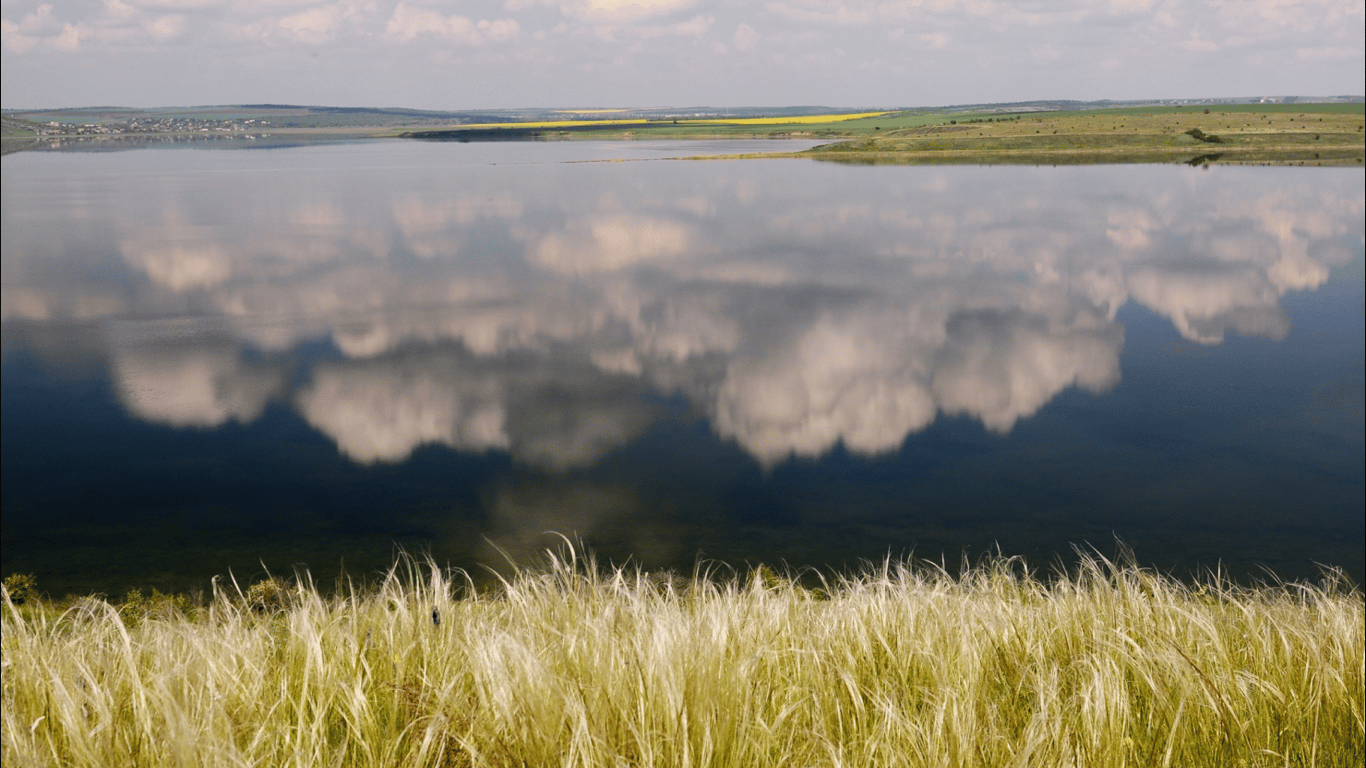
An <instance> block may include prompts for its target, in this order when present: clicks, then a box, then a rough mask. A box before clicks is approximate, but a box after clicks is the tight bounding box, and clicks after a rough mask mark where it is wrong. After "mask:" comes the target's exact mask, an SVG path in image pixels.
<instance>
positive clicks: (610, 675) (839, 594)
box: [0, 550, 1366, 768]
mask: <svg viewBox="0 0 1366 768" xmlns="http://www.w3.org/2000/svg"><path fill="white" fill-rule="evenodd" d="M266 584H267V585H266V586H263V587H256V586H248V587H247V588H245V589H243V588H239V587H238V586H237V585H236V584H235V583H234V582H231V581H229V582H228V583H227V584H226V586H225V585H224V584H223V582H219V584H218V586H217V587H216V591H215V593H214V594H213V595H212V596H210V597H209V598H208V599H206V600H202V601H201V604H200V605H189V604H186V603H183V602H182V603H177V602H176V601H175V600H173V599H169V598H166V597H165V596H162V599H160V600H154V599H144V600H143V601H142V603H141V604H140V606H139V607H137V608H136V609H125V610H122V611H121V610H119V608H117V607H115V606H114V605H111V604H110V603H108V602H106V601H104V600H100V599H94V598H91V599H83V600H77V601H75V602H74V603H72V604H70V605H69V606H66V607H65V608H61V607H58V606H54V605H50V604H44V603H42V602H41V601H36V600H30V601H28V602H25V603H24V604H23V605H18V604H16V603H15V602H14V601H13V600H12V596H11V595H9V594H8V593H6V597H5V600H4V604H3V606H0V609H3V632H4V634H3V638H4V639H3V669H4V686H3V687H4V690H3V755H2V756H3V760H4V764H5V765H6V766H7V767H10V768H14V767H16V766H47V765H63V766H109V765H139V766H160V765H197V766H215V765H224V766H227V765H232V766H243V765H256V766H315V765H347V766H400V765H401V766H422V765H426V766H522V765H538V766H539V765H563V766H753V765H793V766H837V765H851V766H854V765H857V766H863V765H889V766H891V765H908V766H910V765H915V766H919V765H936V766H997V765H1019V766H1065V765H1073V766H1126V765H1129V766H1186V767H1190V766H1231V765H1245V766H1262V765H1265V766H1283V765H1306V766H1307V765H1323V766H1338V765H1360V764H1361V761H1362V759H1363V755H1364V754H1366V721H1364V720H1363V716H1364V715H1363V712H1366V706H1364V704H1363V696H1364V692H1363V685H1364V682H1366V681H1364V670H1363V651H1364V650H1366V648H1364V646H1363V600H1362V593H1361V591H1360V590H1359V589H1357V588H1355V587H1353V586H1351V585H1349V584H1348V583H1347V582H1346V580H1345V579H1344V578H1343V577H1341V576H1340V575H1336V574H1331V573H1330V574H1329V575H1328V577H1326V578H1325V580H1324V581H1323V582H1322V583H1321V584H1319V585H1316V586H1307V585H1299V584H1276V585H1271V586H1262V587H1256V588H1251V587H1238V586H1234V585H1232V584H1231V583H1229V582H1227V581H1224V580H1221V579H1219V578H1215V577H1211V578H1210V579H1208V580H1207V581H1206V582H1204V583H1201V584H1196V585H1188V584H1183V583H1181V582H1178V581H1176V580H1173V579H1170V578H1167V577H1164V576H1160V575H1157V574H1154V573H1152V572H1149V571H1146V570H1143V569H1140V568H1138V567H1136V566H1134V565H1131V564H1122V563H1113V562H1110V561H1108V560H1105V559H1103V558H1096V557H1091V558H1086V559H1083V561H1082V564H1081V565H1080V566H1079V567H1078V568H1076V569H1075V570H1073V571H1071V572H1069V573H1066V574H1053V575H1051V576H1048V577H1043V576H1039V575H1036V574H1031V573H1030V572H1028V571H1027V570H1026V569H1025V568H1024V565H1023V563H1021V562H1020V561H1019V560H1017V559H1007V558H998V559H996V560H991V561H988V562H985V563H983V564H981V565H978V566H976V567H973V568H969V569H967V570H966V571H965V572H964V573H962V574H959V575H951V574H949V573H948V572H947V571H945V570H943V569H942V568H938V567H935V566H932V565H927V564H916V563H909V562H894V561H889V562H886V563H884V564H882V565H881V566H876V567H874V566H870V567H869V568H868V569H867V570H866V571H865V572H864V573H863V574H862V575H858V576H854V577H848V578H842V579H837V580H836V579H828V580H826V581H825V582H824V583H823V584H822V585H821V586H820V588H818V589H812V588H809V587H803V586H801V585H800V584H798V582H797V580H795V579H791V578H782V577H779V576H777V575H775V574H774V573H773V572H772V571H770V570H768V569H766V568H760V569H757V570H755V571H753V572H752V573H751V574H749V575H748V576H746V577H737V578H711V577H709V575H708V574H706V573H701V574H697V575H695V576H694V577H693V578H691V579H680V578H678V577H672V576H664V577H660V576H655V575H651V574H648V573H643V572H639V571H635V570H629V569H623V568H600V567H599V566H598V565H597V564H596V563H595V562H594V561H593V560H592V559H591V558H589V559H584V558H582V557H580V556H578V555H576V553H575V552H574V551H573V550H568V551H566V552H565V553H564V554H562V555H560V556H558V557H554V556H552V557H551V559H550V561H549V562H548V564H547V565H546V566H545V567H544V568H541V569H539V570H535V571H524V572H521V573H520V574H518V575H516V576H514V577H511V578H509V579H508V580H507V581H505V582H502V583H501V584H500V586H499V588H497V589H493V590H487V591H480V590H475V589H473V588H472V587H471V586H470V582H469V580H468V579H466V578H464V577H463V576H462V575H461V574H459V573H458V572H457V573H447V572H443V571H441V570H440V569H437V568H435V567H433V566H432V565H431V564H430V563H426V564H422V563H417V562H414V561H411V560H404V561H401V562H400V563H399V564H398V565H397V566H396V567H395V568H394V569H393V570H391V571H390V572H389V574H388V575H387V577H386V578H384V579H383V580H382V582H380V583H379V584H377V585H375V586H373V587H371V588H350V589H342V590H339V591H338V592H337V593H336V594H335V595H332V596H327V595H325V594H324V592H323V591H322V590H320V589H318V588H317V587H316V586H315V585H314V584H313V583H312V582H311V581H310V580H309V579H308V577H307V575H306V574H303V575H301V576H300V577H299V578H297V579H295V580H293V581H290V582H286V581H284V580H273V581H270V582H268V583H266ZM154 597H155V596H154Z"/></svg>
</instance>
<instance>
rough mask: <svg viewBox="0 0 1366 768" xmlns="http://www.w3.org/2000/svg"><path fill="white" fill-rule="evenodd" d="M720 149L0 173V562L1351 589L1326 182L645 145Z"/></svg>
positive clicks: (352, 153) (1355, 503) (1347, 319)
mask: <svg viewBox="0 0 1366 768" xmlns="http://www.w3.org/2000/svg"><path fill="white" fill-rule="evenodd" d="M764 146H765V147H766V148H769V149H772V148H774V146H773V145H772V144H771V143H768V144H765V145H764ZM741 149H744V147H740V146H738V145H736V144H735V143H733V142H732V143H727V144H726V145H724V146H720V147H717V148H716V149H711V148H710V147H707V146H705V145H701V144H691V143H689V144H679V143H672V144H660V143H648V142H640V143H630V144H609V143H567V144H493V145H481V144H438V145H433V144H415V143H405V142H369V143H362V144H334V145H326V146H317V147H302V148H288V149H273V150H264V151H211V150H155V149H149V150H139V151H131V152H119V153H107V154H92V153H81V154H77V153H45V154H18V155H10V156H7V157H5V158H4V160H3V164H4V165H3V167H4V176H3V184H4V202H3V238H4V246H3V290H4V293H3V342H4V357H3V391H2V394H3V411H0V414H2V415H3V450H4V454H3V457H4V458H3V518H2V519H3V558H4V562H3V570H4V572H5V573H6V574H8V573H12V572H16V571H18V572H32V573H34V574H36V575H37V577H38V579H39V583H40V586H42V587H44V588H46V589H47V590H48V591H49V592H51V593H54V594H56V595H60V594H62V593H64V592H68V591H75V592H86V591H90V590H101V591H105V592H111V593H118V592H120V591H121V590H123V589H125V588H127V587H128V586H130V585H135V584H136V585H156V586H158V587H160V588H163V589H186V588H192V587H194V586H203V585H204V584H206V583H207V580H208V578H209V577H211V576H212V575H214V574H217V573H225V572H226V571H227V570H228V569H229V568H232V569H233V571H234V573H236V574H237V575H238V576H239V577H250V575H251V574H254V573H258V572H260V571H261V569H262V564H263V563H264V565H265V566H268V567H269V568H271V569H272V570H274V571H277V572H288V571H289V570H290V568H291V567H293V566H294V565H296V564H306V565H307V566H309V567H310V568H311V569H312V571H313V572H314V573H315V574H316V575H318V576H320V577H321V578H323V579H324V580H326V579H328V578H330V576H331V575H334V574H335V573H336V572H337V570H338V568H339V567H341V566H342V565H343V564H344V567H345V568H346V570H347V571H349V572H352V573H356V574H365V573H367V572H370V571H373V570H374V569H376V568H379V567H382V566H383V565H385V564H387V563H388V562H389V561H390V559H391V557H392V555H393V552H394V549H395V547H397V546H402V547H405V548H407V549H408V550H410V551H429V552H431V553H432V554H433V556H434V557H436V558H437V559H438V560H439V561H440V562H443V563H449V564H451V565H457V566H462V567H467V568H475V567H476V566H477V565H478V564H480V563H483V564H490V565H498V564H499V563H501V562H502V560H503V554H502V553H507V554H508V555H510V556H512V557H513V558H515V559H517V560H519V561H525V560H526V559H528V558H530V557H532V556H533V555H534V554H535V553H536V552H538V551H540V550H542V549H544V548H545V547H546V546H548V545H550V544H553V542H554V538H553V537H552V536H551V535H550V533H551V532H559V533H563V534H565V535H567V536H569V537H571V538H577V539H578V540H580V541H582V542H583V543H585V544H586V545H588V546H590V547H591V548H592V549H593V550H595V551H596V552H597V553H598V554H599V555H600V556H601V557H602V558H604V559H609V560H613V561H617V562H620V561H624V560H626V559H627V558H631V559H633V560H634V561H635V562H639V563H642V564H644V565H646V566H648V567H651V568H656V567H671V568H679V569H683V570H690V569H691V568H692V567H693V564H694V563H695V562H697V560H698V559H699V558H703V559H707V558H710V559H714V560H718V561H723V562H727V563H731V564H735V565H743V564H745V563H755V562H759V561H764V562H770V563H778V562H786V563H788V564H790V565H793V566H806V565H811V566H829V567H842V566H847V565H849V564H856V563H857V562H858V561H859V560H860V559H861V558H874V559H878V558H881V557H883V556H885V555H887V554H889V553H890V554H892V555H902V554H907V553H911V552H913V553H914V554H915V555H917V556H921V557H931V558H934V559H940V558H941V557H942V558H944V559H945V560H946V561H947V562H948V563H949V564H951V565H953V564H957V563H958V562H959V561H960V560H961V558H962V556H963V554H964V553H967V555H968V556H969V557H976V556H979V555H981V554H983V553H986V552H989V551H993V550H994V549H995V548H998V547H999V549H1000V551H1002V552H1004V553H1007V554H1022V555H1025V556H1026V557H1027V558H1028V559H1029V561H1030V562H1031V563H1032V564H1034V565H1037V566H1041V567H1047V566H1048V565H1049V564H1051V563H1053V562H1055V561H1057V560H1058V559H1059V558H1063V559H1066V558H1067V557H1070V556H1071V553H1072V552H1073V546H1074V545H1086V544H1089V545H1092V546H1095V547H1097V548H1098V549H1100V550H1101V551H1102V552H1104V553H1106V554H1109V553H1112V552H1114V550H1115V541H1116V539H1117V538H1118V539H1120V540H1122V541H1124V542H1126V543H1127V544H1128V545H1130V546H1132V547H1133V548H1134V550H1135V552H1136V555H1137V557H1138V560H1139V561H1140V562H1142V563H1145V564H1148V565H1152V566H1155V567H1159V568H1163V569H1167V570H1172V571H1174V572H1176V573H1179V574H1188V573H1190V572H1192V571H1195V570H1198V569H1200V568H1206V567H1215V566H1217V565H1219V564H1220V563H1222V564H1223V567H1225V569H1226V570H1229V571H1231V572H1232V573H1234V574H1236V575H1239V576H1240V577H1247V578H1253V577H1256V576H1258V575H1261V574H1264V571H1263V570H1262V569H1264V568H1269V569H1270V570H1272V571H1274V572H1275V573H1276V574H1278V575H1280V576H1282V577H1285V578H1313V577H1316V576H1317V574H1318V573H1319V568H1320V565H1332V566H1340V567H1343V568H1345V569H1346V570H1347V571H1348V572H1349V573H1350V574H1351V575H1352V576H1353V577H1354V578H1355V579H1357V580H1358V581H1360V580H1361V579H1362V574H1363V569H1364V566H1363V561H1364V560H1366V555H1363V548H1364V547H1366V528H1364V527H1363V522H1362V514H1361V513H1362V509H1363V507H1366V504H1364V503H1363V501H1364V494H1363V459H1364V458H1366V451H1364V450H1363V431H1364V428H1363V360H1364V357H1363V284H1366V279H1364V278H1363V258H1362V250H1363V245H1362V244H1363V213H1364V210H1366V194H1364V193H1363V172H1362V171H1361V170H1358V169H1341V170H1339V169H1288V168H1214V169H1210V170H1197V169H1192V168H1188V167H1185V166H1115V167H1080V168H1078V167H1071V168H1021V167H997V168H974V167H947V168H915V167H849V166H843V165H833V164H822V163H816V162H808V161H799V160H756V161H724V162H693V161H679V160H664V159H658V158H662V157H665V156H669V155H673V156H680V155H691V154H700V153H705V152H707V151H724V152H730V151H737V150H741ZM620 157H625V158H629V159H633V160H638V161H639V162H575V161H592V160H606V159H611V158H620Z"/></svg>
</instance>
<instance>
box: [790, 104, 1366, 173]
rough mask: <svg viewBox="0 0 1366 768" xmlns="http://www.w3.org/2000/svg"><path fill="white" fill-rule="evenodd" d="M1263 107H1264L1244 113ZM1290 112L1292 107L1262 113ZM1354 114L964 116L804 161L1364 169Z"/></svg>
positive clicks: (841, 145)
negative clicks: (1235, 164) (1217, 164)
mask: <svg viewBox="0 0 1366 768" xmlns="http://www.w3.org/2000/svg"><path fill="white" fill-rule="evenodd" d="M1246 106H1249V107H1251V106H1262V105H1246ZM1267 106H1277V107H1281V106H1288V105H1267ZM1306 106H1324V107H1344V106H1346V107H1354V106H1355V107H1358V109H1356V111H1347V110H1321V111H1304V110H1298V111H1292V110H1288V109H1276V110H1268V109H1263V110H1242V111H1230V112H1218V111H1215V110H1214V109H1213V108H1212V109H1211V110H1210V111H1209V112H1208V113H1206V112H1204V111H1203V110H1197V109H1190V108H1181V109H1175V108H1167V109H1163V110H1154V109H1143V108H1141V109H1127V110H1087V111H1078V112H1035V113H1022V114H1017V115H994V116H976V117H968V116H960V117H958V118H954V119H952V120H950V121H949V122H948V123H947V124H942V123H941V124H938V125H925V126H921V127H915V128H902V129H895V130H887V131H879V132H878V133H877V134H876V135H872V136H869V135H867V134H864V135H863V136H861V137H858V138H854V139H851V140H848V141H844V142H838V143H833V144H829V145H823V146H820V147H816V148H814V149H811V150H808V151H807V152H806V153H804V154H806V155H808V156H812V157H817V158H820V159H826V160H838V161H841V162H858V163H916V164H919V163H930V164H933V163H1035V164H1071V163H1086V162H1090V163H1114V162H1197V163H1202V164H1203V163H1211V162H1220V163H1228V162H1239V163H1276V164H1318V165H1360V164H1361V163H1362V162H1363V159H1366V146H1364V143H1363V142H1364V140H1366V118H1364V117H1363V114H1362V111H1361V110H1360V108H1359V107H1360V105H1350V104H1348V105H1339V104H1328V105H1306Z"/></svg>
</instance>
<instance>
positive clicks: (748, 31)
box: [730, 22, 759, 51]
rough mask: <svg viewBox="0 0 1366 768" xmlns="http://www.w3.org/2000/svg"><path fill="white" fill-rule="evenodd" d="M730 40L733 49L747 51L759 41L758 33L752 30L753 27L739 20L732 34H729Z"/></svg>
mask: <svg viewBox="0 0 1366 768" xmlns="http://www.w3.org/2000/svg"><path fill="white" fill-rule="evenodd" d="M730 40H731V44H732V45H734V46H735V50H737V51H749V50H753V49H754V46H755V45H756V44H757V43H758V42H759V33H758V32H755V31H754V27H751V26H750V25H748V24H746V23H744V22H741V23H740V25H739V26H738V27H736V28H735V32H734V34H732V35H731V36H730Z"/></svg>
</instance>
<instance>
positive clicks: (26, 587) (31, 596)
mask: <svg viewBox="0 0 1366 768" xmlns="http://www.w3.org/2000/svg"><path fill="white" fill-rule="evenodd" d="M4 588H5V595H6V596H7V597H8V598H9V601H10V602H11V603H14V604H15V605H23V604H24V603H26V602H28V601H30V600H36V599H37V598H38V580H37V579H35V578H33V575H32V574H28V573H11V574H10V575H8V576H6V577H5V582H4Z"/></svg>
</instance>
